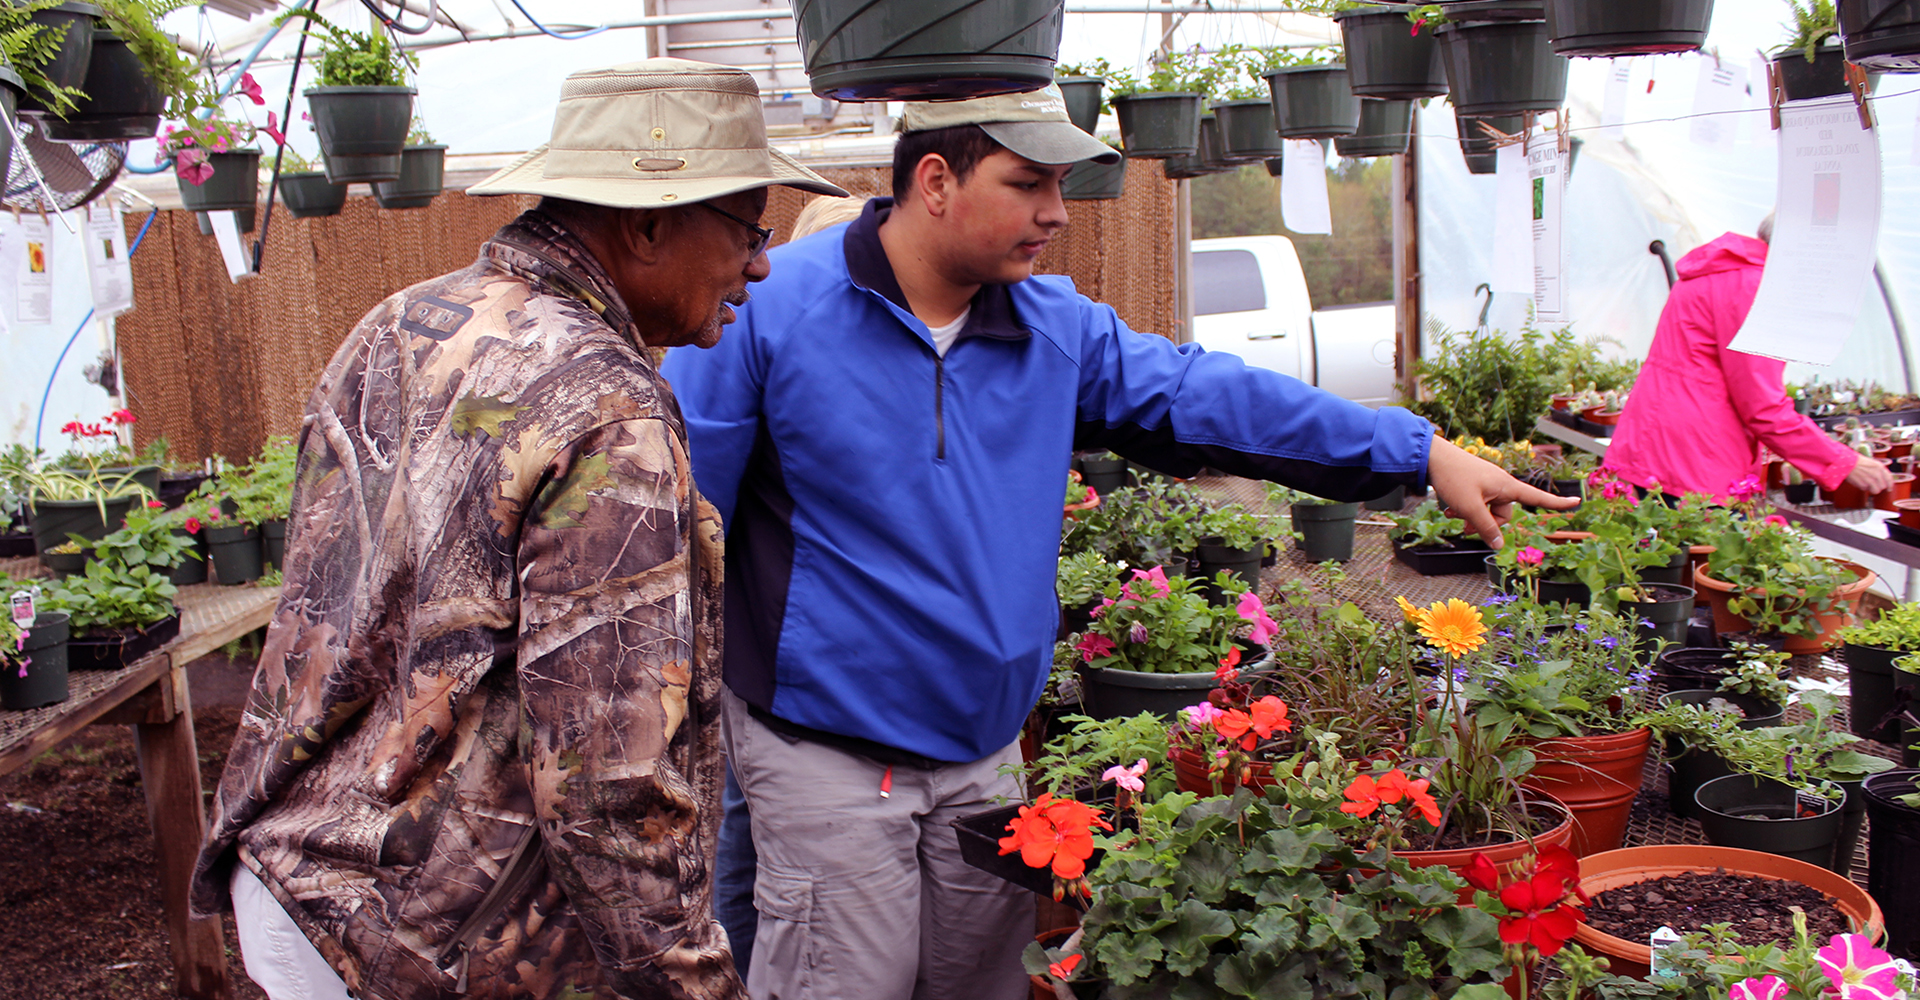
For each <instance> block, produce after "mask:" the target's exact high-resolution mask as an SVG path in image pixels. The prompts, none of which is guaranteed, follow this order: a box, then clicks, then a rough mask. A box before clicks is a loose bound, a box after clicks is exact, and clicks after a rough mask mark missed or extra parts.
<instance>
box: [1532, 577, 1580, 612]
mask: <svg viewBox="0 0 1920 1000" xmlns="http://www.w3.org/2000/svg"><path fill="white" fill-rule="evenodd" d="M1539 601H1540V603H1541V604H1571V605H1573V606H1575V607H1579V608H1584V607H1586V606H1587V605H1589V604H1592V603H1593V591H1591V590H1588V589H1587V585H1586V584H1584V583H1578V582H1571V581H1565V580H1541V581H1540V597H1539Z"/></svg>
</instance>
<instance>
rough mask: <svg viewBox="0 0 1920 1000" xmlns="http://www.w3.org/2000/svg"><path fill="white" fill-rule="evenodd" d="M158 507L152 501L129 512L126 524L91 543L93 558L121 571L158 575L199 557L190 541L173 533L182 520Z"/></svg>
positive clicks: (155, 502)
mask: <svg viewBox="0 0 1920 1000" xmlns="http://www.w3.org/2000/svg"><path fill="white" fill-rule="evenodd" d="M159 507H160V501H158V500H151V501H148V502H147V504H146V505H144V506H135V507H134V508H133V509H131V510H129V511H128V512H127V519H126V523H125V525H123V526H122V527H121V528H120V529H119V530H117V531H114V532H111V533H109V534H108V535H107V536H106V537H105V538H102V539H100V540H99V541H97V542H94V543H93V557H94V558H95V559H96V560H99V561H102V562H106V563H110V564H112V565H113V566H116V567H118V568H121V569H131V568H133V567H135V566H149V567H152V568H153V569H154V570H155V571H157V572H160V573H169V572H171V571H172V570H173V569H174V568H175V567H177V566H179V565H180V564H181V563H182V562H184V561H186V560H187V559H189V558H193V559H198V558H200V553H199V551H198V550H197V549H196V547H195V546H194V544H193V542H192V541H191V540H190V539H187V538H183V537H181V536H180V535H177V534H174V528H176V527H178V526H179V525H180V523H181V518H179V517H177V516H172V515H170V514H169V513H167V512H164V511H162V510H160V509H159Z"/></svg>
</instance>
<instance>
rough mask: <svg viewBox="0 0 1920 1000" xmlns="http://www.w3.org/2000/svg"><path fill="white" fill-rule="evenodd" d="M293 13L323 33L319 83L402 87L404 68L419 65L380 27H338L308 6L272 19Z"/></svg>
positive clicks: (283, 19) (283, 18)
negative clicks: (364, 30)
mask: <svg viewBox="0 0 1920 1000" xmlns="http://www.w3.org/2000/svg"><path fill="white" fill-rule="evenodd" d="M294 17H303V18H306V19H307V20H308V21H309V22H311V23H312V25H313V28H314V29H315V30H317V31H318V32H319V33H320V34H321V35H323V36H324V37H325V45H324V47H323V48H322V49H321V51H320V71H319V80H318V83H319V85H320V86H322V87H404V86H406V83H407V72H408V71H409V70H416V69H418V68H419V65H420V64H419V60H416V59H415V58H414V57H413V56H411V55H408V54H407V53H406V52H405V51H403V50H401V49H400V47H399V46H397V45H395V44H393V40H392V39H390V38H388V37H387V33H386V32H384V31H377V30H376V31H372V32H360V31H354V30H353V29H351V28H342V27H340V26H339V25H337V24H334V23H333V22H332V21H329V20H327V19H326V18H325V17H323V16H321V15H320V14H319V13H317V12H315V11H314V10H313V8H311V7H296V8H294V9H292V10H289V11H286V12H285V13H283V14H281V15H280V16H279V17H277V18H275V19H274V23H275V24H285V23H286V22H287V20H288V19H289V18H294Z"/></svg>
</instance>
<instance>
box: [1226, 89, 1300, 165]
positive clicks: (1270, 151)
mask: <svg viewBox="0 0 1920 1000" xmlns="http://www.w3.org/2000/svg"><path fill="white" fill-rule="evenodd" d="M1213 117H1214V121H1215V128H1217V129H1219V132H1220V150H1221V152H1222V153H1223V154H1225V156H1226V158H1227V159H1229V160H1264V159H1267V158H1268V157H1271V156H1279V155H1280V154H1281V153H1283V152H1285V147H1283V146H1281V145H1280V132H1279V129H1278V128H1277V127H1276V126H1275V124H1274V120H1273V101H1271V100H1260V99H1254V100H1245V101H1221V102H1220V103H1218V104H1215V105H1214V106H1213Z"/></svg>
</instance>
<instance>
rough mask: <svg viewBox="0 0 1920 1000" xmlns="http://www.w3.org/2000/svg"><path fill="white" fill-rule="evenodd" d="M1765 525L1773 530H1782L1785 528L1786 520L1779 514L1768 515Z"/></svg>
mask: <svg viewBox="0 0 1920 1000" xmlns="http://www.w3.org/2000/svg"><path fill="white" fill-rule="evenodd" d="M1767 524H1769V525H1771V526H1773V527H1775V528H1784V527H1786V526H1787V519H1786V518H1785V517H1782V516H1780V515H1779V514H1768V515H1767Z"/></svg>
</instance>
